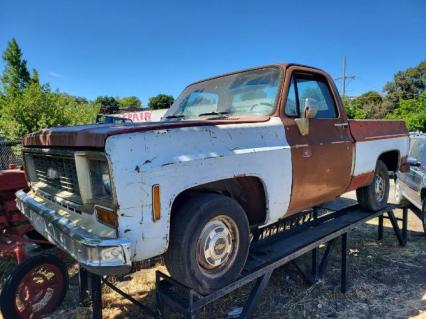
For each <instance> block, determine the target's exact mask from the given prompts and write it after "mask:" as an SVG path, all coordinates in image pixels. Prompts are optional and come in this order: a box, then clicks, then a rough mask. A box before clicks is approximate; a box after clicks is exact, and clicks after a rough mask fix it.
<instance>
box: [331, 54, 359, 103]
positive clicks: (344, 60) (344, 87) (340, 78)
mask: <svg viewBox="0 0 426 319" xmlns="http://www.w3.org/2000/svg"><path fill="white" fill-rule="evenodd" d="M354 79H355V75H346V56H344V57H343V74H342V76H340V77H338V78H335V80H336V81H338V80H342V97H345V95H346V80H354Z"/></svg>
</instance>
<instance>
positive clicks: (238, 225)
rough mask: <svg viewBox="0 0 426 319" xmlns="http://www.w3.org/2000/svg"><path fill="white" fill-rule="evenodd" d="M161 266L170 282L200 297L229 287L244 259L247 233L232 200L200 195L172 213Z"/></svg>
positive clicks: (243, 217) (240, 210) (242, 216)
mask: <svg viewBox="0 0 426 319" xmlns="http://www.w3.org/2000/svg"><path fill="white" fill-rule="evenodd" d="M173 214H174V215H173V217H172V221H171V228H170V244H169V248H168V250H167V252H166V254H165V264H166V267H167V269H168V271H169V272H170V274H171V275H172V277H173V278H174V279H176V280H177V281H179V282H181V283H183V284H184V285H186V286H188V287H191V288H193V289H195V290H196V291H198V292H199V293H201V294H208V293H210V292H212V291H215V290H217V289H220V288H222V287H224V286H226V285H227V284H229V283H231V282H232V281H233V280H234V279H235V278H236V277H237V276H238V275H239V274H240V272H241V270H242V269H243V267H244V264H245V262H246V259H247V254H248V249H249V244H250V239H249V235H250V231H249V223H248V220H247V216H246V214H245V212H244V210H243V208H242V207H241V206H240V205H239V204H238V202H236V201H235V200H233V199H232V198H229V197H226V196H223V195H219V194H212V193H208V194H200V195H198V196H197V197H195V198H194V199H192V200H190V201H188V202H187V203H185V204H183V205H182V206H181V207H179V209H178V210H177V211H176V212H174V213H173Z"/></svg>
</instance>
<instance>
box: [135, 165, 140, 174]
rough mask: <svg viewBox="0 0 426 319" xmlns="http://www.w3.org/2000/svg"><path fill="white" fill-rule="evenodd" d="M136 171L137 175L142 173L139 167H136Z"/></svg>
mask: <svg viewBox="0 0 426 319" xmlns="http://www.w3.org/2000/svg"><path fill="white" fill-rule="evenodd" d="M135 171H136V172H137V173H140V172H141V169H140V167H139V165H136V167H135Z"/></svg>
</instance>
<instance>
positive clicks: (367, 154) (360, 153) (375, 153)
mask: <svg viewBox="0 0 426 319" xmlns="http://www.w3.org/2000/svg"><path fill="white" fill-rule="evenodd" d="M409 144H410V141H409V138H408V136H404V137H398V138H387V139H381V140H373V141H365V142H356V143H355V165H354V172H353V174H352V176H358V175H361V174H363V173H369V172H371V171H374V170H375V169H376V163H377V159H378V158H379V157H380V155H382V154H383V153H385V152H388V151H399V154H400V157H403V156H406V155H407V154H408V149H409V146H410V145H409Z"/></svg>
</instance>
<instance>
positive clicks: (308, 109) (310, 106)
mask: <svg viewBox="0 0 426 319" xmlns="http://www.w3.org/2000/svg"><path fill="white" fill-rule="evenodd" d="M317 113H318V103H317V100H315V99H313V98H310V97H307V98H306V99H305V105H304V108H303V117H304V118H306V119H313V118H315V116H317Z"/></svg>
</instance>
